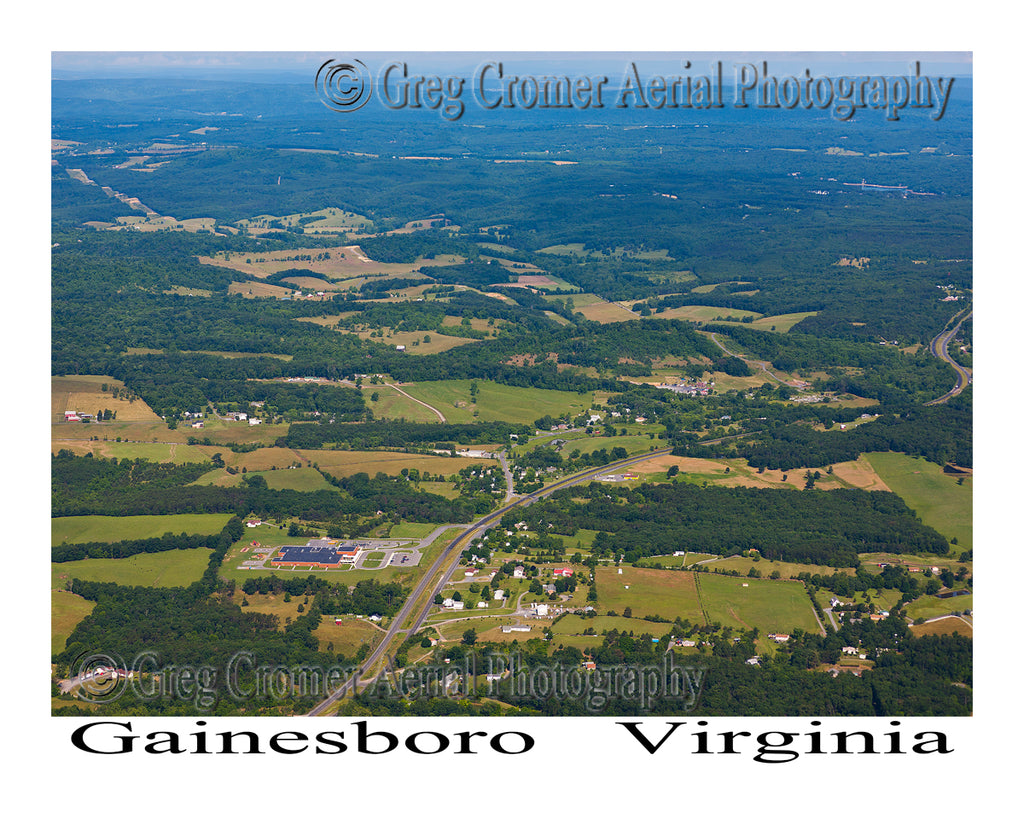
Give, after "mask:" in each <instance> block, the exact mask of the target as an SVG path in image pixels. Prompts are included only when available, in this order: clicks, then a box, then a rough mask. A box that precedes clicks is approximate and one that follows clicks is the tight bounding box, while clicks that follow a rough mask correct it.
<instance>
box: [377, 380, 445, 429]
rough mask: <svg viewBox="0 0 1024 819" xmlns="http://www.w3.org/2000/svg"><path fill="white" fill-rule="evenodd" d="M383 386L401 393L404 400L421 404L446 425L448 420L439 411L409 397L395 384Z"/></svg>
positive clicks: (424, 402)
mask: <svg viewBox="0 0 1024 819" xmlns="http://www.w3.org/2000/svg"><path fill="white" fill-rule="evenodd" d="M383 386H385V387H391V389H393V390H394V391H395V392H397V393H401V394H402V395H404V396H405V397H406V398H408V399H409V400H410V401H415V402H416V403H417V404H422V405H423V406H424V407H426V408H427V409H428V410H430V411H431V412H432V413H434V415H436V416H437V417H438V418H439V419H440V420H441V423H442V424H444V423H447V421H448V419H447V418H445V417H444V415H443V414H442V413H441V410H439V409H437V408H436V407H432V406H430V404H428V403H427V402H426V401H420V399H419V398H413V397H412V396H411V395H409V393H407V392H406V391H405V390H403V389H402V388H401V387H399V386H398V385H397V384H384V385H383Z"/></svg>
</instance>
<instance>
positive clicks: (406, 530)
mask: <svg viewBox="0 0 1024 819" xmlns="http://www.w3.org/2000/svg"><path fill="white" fill-rule="evenodd" d="M439 525H440V524H437V523H396V524H395V525H394V526H392V527H391V531H390V532H389V533H388V537H390V538H406V537H408V538H413V539H415V540H421V539H422V538H425V537H426V536H427V535H429V534H430V533H431V532H433V531H434V530H435V529H436V528H437V527H438V526H439Z"/></svg>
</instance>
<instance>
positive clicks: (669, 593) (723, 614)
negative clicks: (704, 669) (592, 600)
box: [597, 566, 818, 632]
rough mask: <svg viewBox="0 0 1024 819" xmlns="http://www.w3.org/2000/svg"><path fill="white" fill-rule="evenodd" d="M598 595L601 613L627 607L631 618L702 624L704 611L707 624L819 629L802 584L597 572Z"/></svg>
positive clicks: (650, 571)
mask: <svg viewBox="0 0 1024 819" xmlns="http://www.w3.org/2000/svg"><path fill="white" fill-rule="evenodd" d="M744 583H746V584H747V585H746V586H744V585H743V584H744ZM627 586H628V587H629V588H628V589H627V588H626V587H627ZM698 586H699V588H700V593H699V594H698V590H697V589H698ZM597 593H598V601H599V606H598V608H599V609H600V610H602V611H604V610H608V611H615V612H617V613H618V614H622V613H623V612H624V611H625V609H626V608H627V607H628V608H629V609H630V610H631V613H632V615H633V617H644V616H646V615H650V614H657V615H660V616H661V617H666V618H668V619H670V620H674V619H675V618H676V617H681V618H683V619H684V620H690V621H691V622H694V623H703V622H705V616H704V612H705V611H706V612H707V618H708V619H709V620H711V621H712V622H715V621H717V622H719V623H721V624H722V625H724V626H733V627H740V628H746V629H751V628H754V627H757V628H759V629H760V630H761V631H762V632H769V631H789V630H791V629H793V628H802V629H804V630H806V631H817V630H818V625H817V621H816V620H815V617H814V610H813V609H812V608H811V603H810V600H809V599H808V598H807V594H806V593H805V592H804V588H803V585H802V584H799V583H792V582H787V581H770V580H755V579H752V578H749V579H748V578H741V577H727V576H723V575H715V574H709V573H705V572H702V573H701V574H700V575H699V576H697V575H695V574H694V573H693V572H679V571H668V570H664V571H659V570H657V569H637V568H633V567H628V566H623V567H622V574H621V575H620V574H619V573H618V569H616V568H611V567H598V569H597ZM702 603H703V608H702V605H701V604H702Z"/></svg>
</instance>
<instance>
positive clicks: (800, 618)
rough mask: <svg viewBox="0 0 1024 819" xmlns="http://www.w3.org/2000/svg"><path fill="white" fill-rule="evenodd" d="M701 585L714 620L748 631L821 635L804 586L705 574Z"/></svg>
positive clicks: (705, 602)
mask: <svg viewBox="0 0 1024 819" xmlns="http://www.w3.org/2000/svg"><path fill="white" fill-rule="evenodd" d="M744 583H746V584H747V586H746V587H744V585H743V584H744ZM699 584H700V588H701V596H702V597H703V598H704V605H705V607H706V608H707V613H708V617H710V618H711V620H712V621H718V622H720V623H722V625H726V626H734V627H736V626H739V627H741V628H746V629H751V628H754V627H755V626H756V627H757V628H759V629H760V630H761V631H762V632H772V631H782V632H788V631H791V630H792V629H794V628H802V629H803V630H804V631H809V632H812V633H818V632H819V628H818V622H817V620H816V619H815V616H814V609H813V608H811V601H810V599H809V598H808V597H807V593H806V592H805V591H804V586H803V584H802V583H796V582H789V581H782V580H778V581H776V580H755V579H753V578H745V577H725V576H723V575H715V574H707V573H702V574H701V575H700V580H699Z"/></svg>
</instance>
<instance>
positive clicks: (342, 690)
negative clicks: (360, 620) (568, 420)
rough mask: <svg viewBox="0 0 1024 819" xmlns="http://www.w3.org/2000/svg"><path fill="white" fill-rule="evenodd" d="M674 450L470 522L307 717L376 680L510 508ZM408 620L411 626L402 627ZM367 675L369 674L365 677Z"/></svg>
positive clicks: (593, 472)
mask: <svg viewBox="0 0 1024 819" xmlns="http://www.w3.org/2000/svg"><path fill="white" fill-rule="evenodd" d="M671 451H672V448H671V447H666V448H664V449H658V450H655V451H653V452H645V453H643V454H642V455H633V456H632V457H630V458H624V459H622V460H620V461H614V462H612V463H609V464H605V465H604V466H600V467H594V468H591V469H585V470H583V471H582V472H577V473H575V474H574V475H569V476H568V477H565V478H560V479H559V480H557V481H555V482H554V483H552V484H550V485H548V486H545V487H544V488H543V489H538V490H537V491H536V492H531V493H530V494H529V495H523V496H521V497H519V498H516V499H515V500H512V501H510V502H508V503H506V504H505V505H504V506H502V507H500V508H499V509H496V510H495V511H493V512H490V513H488V514H486V515H484V516H483V517H482V518H480V520H478V521H476V522H475V523H471V524H468V528H467V529H466V531H464V532H463V533H462V534H461V535H459V536H458V537H456V538H455V539H454V540H453V541H452V542H451V543H450V544H449V545H448V546H446V547H445V548H444V550H443V551H442V552H441V554H440V555H439V556H438V557H437V558H436V559H435V560H434V562H433V563H432V564H431V565H430V566H429V567H427V569H426V571H424V573H423V576H422V577H421V578H420V581H419V583H417V584H416V588H415V589H413V591H412V592H411V593H410V595H409V596H408V598H406V601H405V603H404V604H403V605H402V608H401V609H400V610H399V612H398V614H397V615H395V618H394V620H392V622H391V626H390V627H389V628H388V631H387V634H385V635H384V638H383V639H382V640H381V641H380V643H379V644H378V645H377V647H376V648H375V649H374V650H373V651H372V652H371V654H370V656H369V657H367V658H366V661H365V662H364V663H363V665H362V666H361V667H360V668H359V669H357V670H356V672H355V673H354V674H353V675H352V676H351V677H349V679H347V680H346V681H345V682H344V683H342V685H341V686H339V687H338V690H337V691H335V692H334V693H333V694H331V695H330V696H329V697H327V698H326V699H325V700H323V701H322V702H320V703H319V704H318V705H316V707H314V708H313V709H311V710H310V711H309V712H308V713H307V714H306V716H308V717H315V716H320V715H322V714H325V713H327V711H328V710H329V709H330V708H331V707H332V706H334V705H335V704H336V703H337V702H338V701H339V700H341V699H342V698H343V697H344V696H345V695H346V694H348V693H354V692H355V691H357V690H358V688H359V686H360V685H365V684H369V683H370V682H372V681H373V680H374V678H375V677H376V674H377V673H380V672H379V671H378V672H376V673H374V668H375V666H376V665H377V663H379V662H380V660H381V659H382V658H383V657H384V656H385V655H387V653H388V651H389V649H393V648H396V647H397V646H399V645H401V643H402V642H404V641H405V640H407V639H408V638H409V636H410V635H412V634H415V633H416V632H417V631H418V630H419V629H420V627H421V626H422V625H423V621H424V620H425V619H426V617H427V614H428V613H429V612H430V607H431V605H433V601H434V596H435V595H436V594H437V593H438V592H439V591H441V589H443V588H444V586H445V584H446V583H447V582H448V580H449V579H450V578H451V576H452V573H453V572H454V571H455V569H456V567H457V566H458V565H459V555H461V554H462V551H463V549H464V548H465V547H466V545H467V544H468V543H469V542H470V541H471V540H472V539H473V538H475V537H480V536H481V535H483V533H484V532H486V531H487V530H488V529H490V528H491V527H492V526H493V525H494V524H495V523H497V522H498V521H499V520H500V519H501V517H502V515H504V514H505V513H506V512H508V511H509V510H510V509H514V508H515V507H517V506H528V505H530V504H531V503H533V502H534V501H536V500H539V499H540V498H543V497H546V496H548V495H550V494H551V493H552V492H555V491H557V490H559V489H564V488H566V487H567V486H574V485H575V484H578V483H582V482H583V481H587V480H590V479H591V478H594V477H596V476H598V475H603V474H605V473H607V472H614V471H617V470H619V469H624V468H626V467H629V466H632V465H633V464H638V463H642V462H643V461H646V460H650V459H651V458H657V457H660V456H661V455H667V454H668V453H669V452H671ZM444 528H450V527H444ZM407 622H408V623H409V625H408V626H404V627H403V625H404V624H405V623H407ZM364 674H365V675H367V676H366V677H364V676H363V675H364Z"/></svg>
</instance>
